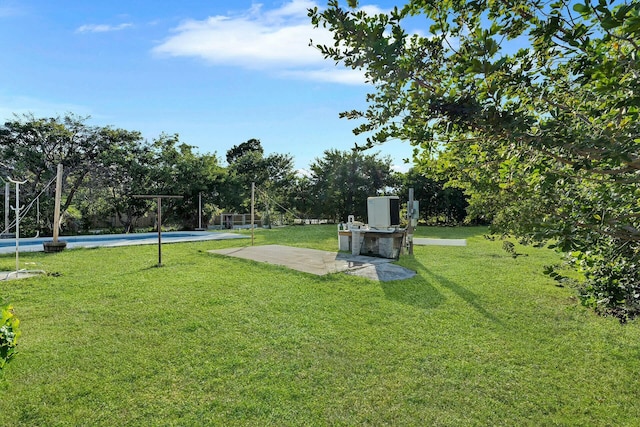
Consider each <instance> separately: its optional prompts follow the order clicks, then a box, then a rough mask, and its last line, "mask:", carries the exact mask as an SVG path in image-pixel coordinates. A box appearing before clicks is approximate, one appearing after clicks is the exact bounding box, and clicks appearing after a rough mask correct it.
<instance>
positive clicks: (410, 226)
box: [407, 188, 414, 255]
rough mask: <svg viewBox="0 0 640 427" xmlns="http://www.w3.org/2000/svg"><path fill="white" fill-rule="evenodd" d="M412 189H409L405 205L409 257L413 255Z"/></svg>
mask: <svg viewBox="0 0 640 427" xmlns="http://www.w3.org/2000/svg"><path fill="white" fill-rule="evenodd" d="M413 215H414V212H413V188H410V189H409V204H408V205H407V216H408V217H409V218H408V220H409V229H408V235H407V239H408V240H409V241H408V242H407V243H408V244H409V255H413V229H414V227H413Z"/></svg>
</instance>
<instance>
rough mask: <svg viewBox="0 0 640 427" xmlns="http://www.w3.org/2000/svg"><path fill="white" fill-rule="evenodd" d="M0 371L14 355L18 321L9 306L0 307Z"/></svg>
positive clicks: (17, 335) (18, 333)
mask: <svg viewBox="0 0 640 427" xmlns="http://www.w3.org/2000/svg"><path fill="white" fill-rule="evenodd" d="M0 313H1V315H2V317H0V369H2V368H4V365H5V364H6V363H7V362H8V361H9V359H11V358H12V357H13V356H14V355H15V354H16V346H17V341H18V337H19V336H20V329H19V326H20V320H18V318H17V317H16V316H15V314H14V312H13V307H12V306H10V305H7V306H4V307H0Z"/></svg>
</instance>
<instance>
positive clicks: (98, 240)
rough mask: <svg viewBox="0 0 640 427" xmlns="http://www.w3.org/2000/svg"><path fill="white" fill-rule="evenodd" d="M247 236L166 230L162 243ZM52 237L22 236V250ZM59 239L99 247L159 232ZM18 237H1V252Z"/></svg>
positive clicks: (148, 240) (145, 241) (140, 240)
mask: <svg viewBox="0 0 640 427" xmlns="http://www.w3.org/2000/svg"><path fill="white" fill-rule="evenodd" d="M247 238H248V237H247V236H244V235H241V234H235V233H220V232H208V231H166V232H163V233H162V243H180V242H198V241H203V240H227V239H247ZM51 240H52V239H51V237H37V238H22V237H21V238H20V252H41V251H44V248H43V246H42V243H43V242H49V241H51ZM59 240H62V241H65V242H67V248H68V249H73V248H97V247H115V246H129V245H150V244H154V243H155V244H158V233H155V232H154V233H129V234H96V235H90V236H62V237H60V238H59ZM15 251H16V239H0V254H8V253H14V252H15Z"/></svg>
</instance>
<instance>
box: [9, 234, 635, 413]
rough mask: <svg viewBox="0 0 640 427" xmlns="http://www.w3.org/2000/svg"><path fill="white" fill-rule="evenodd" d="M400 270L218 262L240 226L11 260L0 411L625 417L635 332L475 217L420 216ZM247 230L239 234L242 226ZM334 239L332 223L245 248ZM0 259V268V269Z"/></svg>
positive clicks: (538, 256)
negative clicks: (446, 220)
mask: <svg viewBox="0 0 640 427" xmlns="http://www.w3.org/2000/svg"><path fill="white" fill-rule="evenodd" d="M418 232H419V235H420V236H424V237H446V238H456V237H460V238H467V239H468V245H467V246H466V247H437V246H424V247H416V248H415V254H414V256H413V257H410V256H403V257H401V259H400V261H399V263H400V264H402V265H403V266H405V267H408V268H411V269H414V270H416V271H417V272H418V275H417V276H416V277H415V278H414V279H410V280H406V281H400V282H387V283H378V282H373V281H369V280H367V279H363V278H358V277H353V276H348V275H344V274H334V275H329V276H326V277H317V276H313V275H308V274H304V273H299V272H295V271H291V270H288V269H286V268H283V267H277V266H271V265H265V264H260V263H256V262H251V261H246V260H240V259H233V258H226V257H221V256H213V255H211V254H208V253H207V252H206V251H207V250H208V249H217V248H223V247H230V246H238V245H248V244H250V241H249V240H240V241H216V242H201V243H187V244H171V245H165V247H164V248H163V262H164V263H165V266H164V267H161V268H157V267H155V264H156V263H157V249H156V248H154V247H153V246H137V247H122V248H112V249H91V250H71V251H66V252H63V253H61V254H55V255H46V256H45V254H24V255H23V256H22V257H21V259H23V261H24V262H31V263H35V265H36V266H37V268H42V269H44V270H46V271H48V272H55V273H59V274H57V275H50V276H43V277H36V278H31V279H25V280H20V281H12V282H0V283H1V285H0V286H2V291H1V296H2V299H6V300H10V301H11V303H12V304H13V306H14V308H15V310H16V314H17V315H18V316H19V318H20V320H21V329H22V336H21V341H20V345H19V351H20V352H19V354H18V355H17V356H16V357H15V359H14V360H13V361H12V362H11V363H9V364H8V365H7V367H6V368H5V370H4V372H2V373H1V374H0V391H1V392H2V394H3V396H6V397H7V398H3V399H0V413H1V414H2V422H1V423H0V424H2V425H212V424H213V425H269V424H272V425H328V424H329V425H367V424H369V425H385V424H389V425H556V424H558V425H634V424H636V423H637V419H639V418H640V404H639V403H638V399H637V396H638V394H639V393H640V386H639V385H638V382H637V381H636V379H637V378H638V376H639V374H640V330H639V329H638V324H637V322H636V323H631V324H628V325H626V326H620V324H619V323H618V322H617V321H616V320H614V319H608V318H601V317H597V316H595V315H593V314H592V313H591V312H589V311H588V310H585V309H583V308H581V307H580V306H579V305H578V304H577V302H576V300H575V298H574V291H573V290H572V289H569V288H558V287H556V286H555V285H554V283H553V281H552V280H550V279H549V278H548V277H546V276H544V275H543V274H542V267H543V266H544V265H545V264H549V263H554V262H557V261H558V259H557V255H556V254H554V253H552V252H547V251H542V250H536V249H533V248H522V247H518V251H519V252H521V253H525V254H527V255H528V256H521V257H518V258H517V259H513V258H512V257H511V256H510V255H509V254H507V253H505V252H504V251H503V250H502V249H501V246H502V244H501V242H491V241H488V240H486V239H484V238H483V237H482V235H483V233H484V232H486V230H484V229H482V228H475V229H452V228H448V229H436V228H419V230H418ZM243 233H248V232H243ZM273 243H277V244H288V245H300V246H305V247H310V248H316V249H325V250H335V249H336V247H337V234H336V227H335V226H300V227H290V228H283V229H273V230H258V231H256V244H273ZM12 262H13V259H12V257H11V256H4V257H1V258H0V269H2V267H4V269H7V270H11V269H12V265H13V264H12Z"/></svg>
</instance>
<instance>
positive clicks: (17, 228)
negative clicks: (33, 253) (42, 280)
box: [9, 178, 27, 277]
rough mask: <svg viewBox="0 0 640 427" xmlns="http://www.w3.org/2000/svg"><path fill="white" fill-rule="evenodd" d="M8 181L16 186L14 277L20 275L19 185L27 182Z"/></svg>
mask: <svg viewBox="0 0 640 427" xmlns="http://www.w3.org/2000/svg"><path fill="white" fill-rule="evenodd" d="M9 181H11V182H13V183H14V184H15V185H16V206H15V207H14V208H13V210H14V211H15V212H16V277H18V275H19V274H20V273H19V272H20V184H24V183H25V182H27V181H15V180H13V179H11V178H9Z"/></svg>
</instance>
